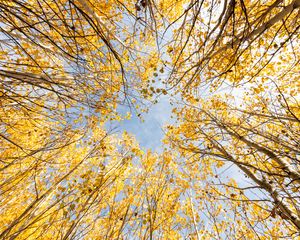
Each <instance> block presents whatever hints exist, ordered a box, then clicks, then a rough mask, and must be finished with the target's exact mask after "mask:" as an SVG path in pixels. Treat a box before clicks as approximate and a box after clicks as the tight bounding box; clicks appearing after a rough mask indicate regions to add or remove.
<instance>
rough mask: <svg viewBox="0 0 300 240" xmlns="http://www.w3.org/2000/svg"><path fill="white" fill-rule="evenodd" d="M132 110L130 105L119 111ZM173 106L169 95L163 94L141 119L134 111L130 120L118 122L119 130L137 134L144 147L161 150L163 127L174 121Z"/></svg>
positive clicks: (141, 145) (120, 108)
mask: <svg viewBox="0 0 300 240" xmlns="http://www.w3.org/2000/svg"><path fill="white" fill-rule="evenodd" d="M128 111H130V110H129V108H128V107H126V106H121V107H119V112H121V113H126V112H128ZM171 111H172V106H171V105H170V103H169V97H168V95H166V96H165V95H161V97H160V99H159V101H158V103H157V104H154V105H152V106H150V108H149V112H148V113H144V114H142V118H143V120H144V121H141V119H140V118H139V117H138V116H137V115H136V114H135V113H134V112H133V111H132V112H131V113H132V117H131V119H129V120H123V121H121V122H118V123H116V125H117V130H118V131H119V132H123V131H124V130H125V131H127V132H128V133H130V134H132V135H134V136H135V138H136V139H137V141H138V142H139V144H140V147H142V148H143V149H151V150H155V151H158V152H160V150H161V149H162V144H161V140H162V139H163V137H164V132H163V127H164V126H165V125H167V124H169V123H172V118H171Z"/></svg>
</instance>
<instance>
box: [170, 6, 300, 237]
mask: <svg viewBox="0 0 300 240" xmlns="http://www.w3.org/2000/svg"><path fill="white" fill-rule="evenodd" d="M199 5H200V6H199ZM199 5H197V6H196V7H192V8H191V9H190V10H189V11H187V12H185V14H184V16H185V20H184V22H183V24H182V25H181V27H180V28H179V30H178V31H179V32H180V33H182V32H186V33H187V34H182V35H181V36H183V38H182V39H180V42H179V41H178V42H177V43H176V42H175V43H174V47H173V49H174V50H173V51H172V52H175V54H174V56H173V67H172V72H171V75H170V78H169V81H170V84H171V86H176V85H179V86H180V87H179V88H178V87H177V88H175V89H178V90H177V91H178V92H181V93H182V94H181V96H182V97H183V101H181V100H179V101H178V107H177V108H176V109H174V112H175V114H176V116H177V119H178V122H179V124H178V126H177V127H172V126H170V129H169V134H168V136H169V140H168V141H169V142H170V144H171V146H172V147H174V148H176V149H179V151H180V152H181V153H182V155H183V156H184V157H185V158H186V159H188V160H187V164H188V163H190V164H192V163H193V164H195V165H197V164H196V163H194V162H193V161H196V162H204V163H203V164H208V165H209V166H210V168H211V167H212V166H215V167H216V169H212V170H207V171H208V173H210V174H211V176H215V177H216V178H217V179H216V180H214V181H213V182H214V183H215V184H211V186H210V187H209V188H210V189H211V188H212V189H213V191H214V192H215V196H214V197H215V198H216V199H221V200H224V198H225V199H227V200H228V201H237V202H240V203H239V208H240V210H241V212H243V211H244V215H245V216H244V217H245V219H251V218H252V219H251V220H249V221H248V223H247V225H248V227H250V230H249V231H250V232H251V231H254V232H255V234H257V235H256V237H259V235H262V236H265V235H266V234H269V236H270V237H271V236H273V237H275V236H282V237H283V236H284V237H296V236H298V233H299V227H300V225H299V223H300V222H299V220H300V218H299V217H300V215H299V201H298V200H299V194H298V193H299V179H300V178H299V177H300V171H299V137H298V136H299V84H298V82H299V81H298V76H299V74H298V72H299V57H298V55H299V54H298V53H299V47H298V45H299V41H298V38H299V37H298V36H299V35H298V34H299V18H298V16H299V7H300V5H299V1H272V2H268V3H265V2H263V1H251V2H250V1H224V2H223V3H221V2H217V1H216V2H215V1H205V2H204V1H202V2H201V3H199ZM220 9H222V10H220ZM205 10H207V12H208V17H204V18H203V17H201V16H203V14H204V11H205ZM218 13H220V14H218ZM196 36H197V37H196ZM182 42H183V43H184V44H182ZM182 89H183V91H182ZM224 163H226V164H225V165H224ZM230 164H234V166H236V167H237V168H238V169H239V170H240V172H242V173H243V174H244V175H245V176H246V177H247V178H249V180H250V182H249V184H248V185H247V186H239V185H237V183H236V182H227V181H226V180H224V178H222V177H221V176H222V174H221V173H222V172H223V171H225V169H226V168H227V167H228V166H230ZM202 168H203V167H202ZM223 175H224V174H223ZM224 189H226V190H227V192H226V191H225V190H224ZM229 189H233V190H240V191H238V192H237V193H235V192H234V193H231V192H230V191H228V190H229ZM244 201H248V202H249V206H253V208H254V207H255V208H256V211H255V212H256V213H255V214H256V216H255V215H253V214H251V215H252V216H251V217H250V218H249V212H248V211H249V210H248V211H245V210H243V208H244V207H243V205H241V203H242V202H244ZM247 216H248V217H247ZM271 218H274V219H275V218H281V219H283V220H284V221H283V222H285V225H281V226H280V227H279V226H278V225H277V224H276V223H275V224H274V226H276V225H277V229H276V230H274V229H272V227H271V226H272V223H266V221H270V220H271V222H272V221H273V220H274V219H271ZM260 224H262V225H265V227H264V228H266V229H268V228H269V232H268V233H267V232H265V231H264V232H260V231H259V228H260V227H261V225H260ZM283 226H284V227H283Z"/></svg>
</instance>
